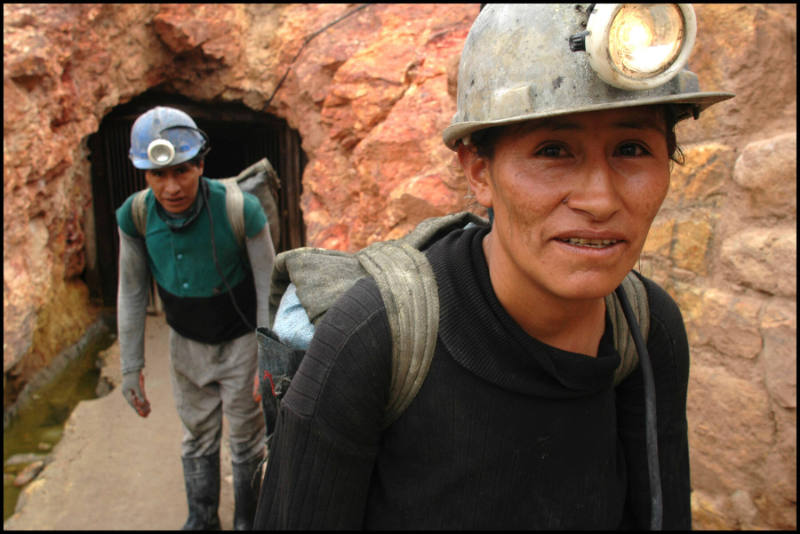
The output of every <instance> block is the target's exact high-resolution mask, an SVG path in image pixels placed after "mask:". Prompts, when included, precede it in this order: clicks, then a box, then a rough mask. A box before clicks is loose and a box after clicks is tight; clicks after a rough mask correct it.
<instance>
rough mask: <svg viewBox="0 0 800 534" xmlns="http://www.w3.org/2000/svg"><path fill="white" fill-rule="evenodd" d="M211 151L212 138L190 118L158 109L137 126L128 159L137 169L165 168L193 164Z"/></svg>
mask: <svg viewBox="0 0 800 534" xmlns="http://www.w3.org/2000/svg"><path fill="white" fill-rule="evenodd" d="M209 148H210V147H209V146H208V136H207V135H206V134H205V132H203V131H202V130H200V129H199V128H198V127H197V125H196V124H195V122H194V121H193V120H192V118H191V117H190V116H189V115H187V114H186V113H184V112H183V111H181V110H179V109H175V108H168V107H164V106H157V107H154V108H153V109H151V110H149V111H147V112H145V113H143V114H142V115H140V116H139V118H138V119H136V122H134V123H133V127H132V128H131V149H130V151H129V152H128V157H129V158H130V159H131V162H133V166H134V167H136V168H137V169H143V170H149V169H161V168H164V167H172V166H173V165H178V164H180V163H183V162H184V161H189V160H190V159H192V158H194V157H195V156H197V155H198V154H200V153H201V152H202V153H205V152H208V150H209Z"/></svg>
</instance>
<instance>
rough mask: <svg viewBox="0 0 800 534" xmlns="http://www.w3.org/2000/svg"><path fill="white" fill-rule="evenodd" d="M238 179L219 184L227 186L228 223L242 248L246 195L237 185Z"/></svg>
mask: <svg viewBox="0 0 800 534" xmlns="http://www.w3.org/2000/svg"><path fill="white" fill-rule="evenodd" d="M236 180H237V177H235V176H234V177H232V178H224V179H222V180H219V183H221V184H222V185H224V186H225V210H226V211H227V212H228V222H229V223H230V225H231V228H232V229H233V235H234V236H236V242H237V243H238V244H239V246H240V247H241V246H242V244H243V243H244V235H245V234H244V195H242V190H241V189H239V185H238V184H237V183H236Z"/></svg>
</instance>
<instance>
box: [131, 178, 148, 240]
mask: <svg viewBox="0 0 800 534" xmlns="http://www.w3.org/2000/svg"><path fill="white" fill-rule="evenodd" d="M149 190H150V188H149V187H146V188H144V189H142V190H141V191H138V192H136V193H135V195H134V197H133V201H131V219H133V225H134V226H135V227H136V230H137V231H138V232H139V235H141V236H142V237H144V236H145V235H147V203H146V202H145V201H146V200H147V192H148V191H149Z"/></svg>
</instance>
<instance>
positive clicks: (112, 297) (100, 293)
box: [86, 90, 307, 306]
mask: <svg viewBox="0 0 800 534" xmlns="http://www.w3.org/2000/svg"><path fill="white" fill-rule="evenodd" d="M157 105H164V106H172V107H175V108H178V109H181V110H183V111H185V112H186V113H188V114H189V115H190V116H191V117H192V118H193V119H194V120H195V122H196V123H197V126H198V127H199V128H200V129H202V130H203V131H205V132H206V134H207V135H208V137H209V140H210V144H211V151H210V152H209V153H208V155H207V156H206V162H205V173H204V174H205V176H207V177H209V178H225V177H229V176H235V175H237V174H239V172H241V171H242V170H243V169H245V168H246V167H248V166H249V165H251V164H253V163H255V162H256V161H258V160H260V159H261V158H263V157H266V158H267V159H269V161H270V163H271V164H272V166H273V168H274V169H275V171H276V172H277V174H278V177H279V179H280V185H281V187H280V191H279V199H278V210H279V213H280V235H281V237H280V242H279V243H275V250H276V252H281V251H283V250H288V249H291V248H296V247H300V246H303V245H305V227H304V225H303V217H302V212H301V210H300V195H301V193H302V186H301V182H302V180H301V179H302V174H303V169H304V167H305V165H306V162H307V158H306V156H305V154H304V153H303V150H302V148H301V140H300V136H299V134H298V133H297V131H295V130H293V129H291V128H290V127H289V125H288V124H287V123H286V121H284V120H283V119H280V118H278V117H275V116H273V115H270V114H267V113H262V112H256V111H253V110H251V109H249V108H247V107H246V106H244V105H243V104H241V103H217V102H213V103H209V102H197V101H194V100H191V99H189V98H187V97H185V96H182V95H179V94H173V93H165V92H162V91H159V90H150V91H147V92H145V93H143V94H141V95H139V96H137V97H136V98H134V99H132V100H131V101H130V102H127V103H125V104H121V105H119V106H117V107H115V108H114V109H113V110H112V111H111V112H109V113H108V114H107V115H106V116H105V117H104V118H103V120H102V122H101V123H100V127H99V129H98V131H97V133H95V134H93V135H92V136H90V138H89V140H88V141H89V150H90V160H91V167H92V195H93V198H94V217H95V233H96V247H97V249H96V250H97V261H96V266H95V267H94V268H91V267H90V268H87V273H86V282H87V285H88V286H89V289H90V292H91V295H92V297H93V298H94V299H97V300H101V301H102V303H103V305H104V306H115V305H116V294H117V261H118V254H119V236H118V235H117V226H116V221H115V217H114V212H115V210H116V209H117V208H118V207H119V206H121V205H122V203H123V202H124V201H125V199H126V198H127V197H128V196H129V195H131V194H132V193H134V192H136V191H138V190H140V189H143V188H144V187H146V183H145V179H144V172H143V171H140V170H138V169H135V168H134V167H133V165H132V164H131V162H130V160H129V159H128V149H129V148H130V129H131V126H133V123H134V121H135V120H136V118H137V117H138V116H139V115H141V114H142V113H144V112H145V111H147V110H148V109H150V108H152V107H154V106H157Z"/></svg>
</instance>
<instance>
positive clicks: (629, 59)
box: [442, 4, 734, 149]
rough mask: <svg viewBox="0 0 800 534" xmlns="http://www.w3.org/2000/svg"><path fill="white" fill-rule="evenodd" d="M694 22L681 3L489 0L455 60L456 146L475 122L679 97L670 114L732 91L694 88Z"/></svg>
mask: <svg viewBox="0 0 800 534" xmlns="http://www.w3.org/2000/svg"><path fill="white" fill-rule="evenodd" d="M696 28H697V23H696V19H695V15H694V10H693V9H692V7H691V5H689V4H505V5H503V4H489V5H487V6H486V7H485V8H484V9H483V10H481V12H480V14H479V15H478V17H477V19H475V22H474V24H473V25H472V28H471V29H470V32H469V35H468V36H467V39H466V41H465V43H464V48H463V51H462V53H461V61H460V63H459V67H458V101H457V105H458V108H457V112H456V114H455V116H454V117H453V120H452V122H451V124H450V126H448V127H447V128H446V129H445V130H444V132H443V134H442V137H443V139H444V142H445V144H446V145H447V146H448V147H449V148H451V149H455V147H456V144H457V142H458V141H459V140H462V139H465V138H466V139H468V138H469V135H470V134H471V133H473V132H476V131H478V130H482V129H485V128H490V127H492V126H501V125H507V124H514V123H518V122H523V121H527V120H531V119H538V118H542V117H549V116H554V115H564V114H568V113H580V112H586V111H598V110H605V109H614V108H623V107H631V106H644V105H650V104H683V105H684V106H679V109H678V116H677V118H678V120H681V119H684V118H687V117H689V116H694V117H695V118H697V116H698V115H699V113H700V112H701V111H702V110H704V109H706V108H707V107H709V106H710V105H712V104H715V103H717V102H720V101H723V100H727V99H728V98H731V97H733V96H734V95H733V93H727V92H702V91H700V86H699V83H698V80H697V76H696V75H695V74H694V73H693V72H690V71H689V70H687V69H686V68H685V64H686V61H687V59H688V56H689V54H690V52H691V49H692V47H693V46H694V39H695V33H696Z"/></svg>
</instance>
